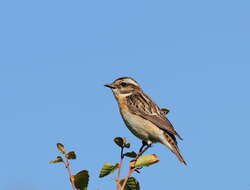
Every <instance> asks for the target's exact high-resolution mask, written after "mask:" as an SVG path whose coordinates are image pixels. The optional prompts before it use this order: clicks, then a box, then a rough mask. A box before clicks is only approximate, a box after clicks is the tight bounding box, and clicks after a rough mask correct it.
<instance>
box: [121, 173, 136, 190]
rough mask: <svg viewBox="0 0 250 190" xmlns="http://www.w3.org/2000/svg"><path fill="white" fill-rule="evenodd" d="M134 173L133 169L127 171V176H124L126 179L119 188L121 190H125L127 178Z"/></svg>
mask: <svg viewBox="0 0 250 190" xmlns="http://www.w3.org/2000/svg"><path fill="white" fill-rule="evenodd" d="M134 171H135V168H133V169H132V168H130V169H129V171H128V174H127V176H126V178H125V179H124V182H123V184H122V188H121V190H124V188H125V186H126V183H127V181H128V178H129V177H130V176H131V174H132V173H133V172H134Z"/></svg>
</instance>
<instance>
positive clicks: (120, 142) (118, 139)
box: [114, 137, 123, 148]
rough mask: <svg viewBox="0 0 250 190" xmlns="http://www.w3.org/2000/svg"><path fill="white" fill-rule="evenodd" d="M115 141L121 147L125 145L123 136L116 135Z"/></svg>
mask: <svg viewBox="0 0 250 190" xmlns="http://www.w3.org/2000/svg"><path fill="white" fill-rule="evenodd" d="M114 142H115V143H116V144H117V145H118V146H119V147H121V148H122V147H123V138H121V137H116V138H115V139H114Z"/></svg>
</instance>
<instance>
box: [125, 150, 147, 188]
mask: <svg viewBox="0 0 250 190" xmlns="http://www.w3.org/2000/svg"><path fill="white" fill-rule="evenodd" d="M149 147H150V145H148V146H147V147H146V148H144V150H143V147H142V148H141V149H140V151H139V152H138V154H137V156H136V157H135V160H134V162H135V163H134V165H135V164H136V161H137V160H138V158H140V156H141V155H142V154H143V153H144V152H146V151H147V150H148V148H149ZM135 170H136V168H135V167H134V168H130V169H129V171H128V174H127V176H126V178H125V180H124V182H123V184H122V188H121V190H124V188H125V186H126V183H127V181H128V178H129V177H130V176H131V174H132V173H133V172H134V171H135Z"/></svg>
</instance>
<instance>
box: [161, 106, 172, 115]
mask: <svg viewBox="0 0 250 190" xmlns="http://www.w3.org/2000/svg"><path fill="white" fill-rule="evenodd" d="M161 111H162V113H163V114H164V115H167V114H168V113H169V112H170V110H169V109H167V108H162V109H161Z"/></svg>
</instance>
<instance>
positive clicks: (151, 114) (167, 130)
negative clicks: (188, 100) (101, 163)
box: [105, 77, 186, 165]
mask: <svg viewBox="0 0 250 190" xmlns="http://www.w3.org/2000/svg"><path fill="white" fill-rule="evenodd" d="M105 86H106V87H109V88H111V89H112V91H113V94H114V96H115V98H116V100H117V102H118V105H119V109H120V113H121V116H122V118H123V120H124V122H125V124H126V126H127V127H128V129H129V130H130V131H131V132H132V133H133V134H134V135H135V136H136V137H138V138H139V139H141V140H142V141H143V143H146V144H147V145H148V146H150V145H151V144H152V143H157V142H159V143H161V144H163V145H165V146H167V147H168V148H169V149H170V150H171V151H172V152H173V153H174V154H175V155H176V156H177V158H178V159H179V160H180V162H182V163H184V164H185V165H186V162H185V160H184V158H183V156H182V155H181V153H180V150H179V148H178V146H177V140H176V138H175V136H177V137H178V138H179V139H181V140H182V138H181V136H180V135H179V134H178V133H177V132H176V131H175V129H174V127H173V125H172V124H171V123H170V121H169V120H168V119H167V118H166V117H165V114H164V113H163V112H162V110H161V109H160V108H159V107H158V106H157V105H156V104H155V103H154V102H153V101H152V100H151V99H150V98H149V97H148V96H147V95H146V94H145V93H144V92H143V91H142V89H141V87H140V85H139V84H138V83H137V82H136V81H135V80H134V79H133V78H131V77H121V78H118V79H116V80H115V81H114V82H113V83H111V84H106V85H105Z"/></svg>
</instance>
